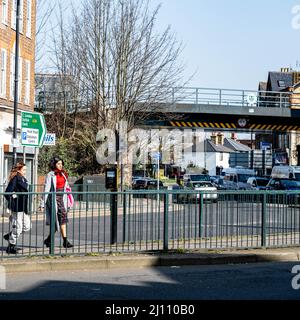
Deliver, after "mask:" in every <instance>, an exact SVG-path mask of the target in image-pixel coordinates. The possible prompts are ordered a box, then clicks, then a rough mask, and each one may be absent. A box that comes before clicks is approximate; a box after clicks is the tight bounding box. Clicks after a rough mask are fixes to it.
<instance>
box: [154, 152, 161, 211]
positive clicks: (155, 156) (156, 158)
mask: <svg viewBox="0 0 300 320" xmlns="http://www.w3.org/2000/svg"><path fill="white" fill-rule="evenodd" d="M152 157H153V159H154V160H157V170H156V173H157V206H158V212H159V160H160V152H154V153H153V154H152Z"/></svg>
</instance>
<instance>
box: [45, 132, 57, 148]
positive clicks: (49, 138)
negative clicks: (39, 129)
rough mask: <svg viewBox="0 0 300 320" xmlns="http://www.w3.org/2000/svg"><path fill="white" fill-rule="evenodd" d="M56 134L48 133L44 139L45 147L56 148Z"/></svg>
mask: <svg viewBox="0 0 300 320" xmlns="http://www.w3.org/2000/svg"><path fill="white" fill-rule="evenodd" d="M55 140H56V137H55V133H47V134H46V135H45V138H44V144H43V145H44V146H55Z"/></svg>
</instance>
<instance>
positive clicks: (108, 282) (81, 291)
mask: <svg viewBox="0 0 300 320" xmlns="http://www.w3.org/2000/svg"><path fill="white" fill-rule="evenodd" d="M294 265H295V264H294V263H289V262H287V263H285V262H284V263H262V264H246V265H215V266H186V267H176V266H173V267H156V268H145V269H143V268H140V269H135V268H133V269H126V270H125V269H115V270H99V271H91V270H89V271H86V270H79V271H59V272H53V271H52V272H50V271H49V272H39V273H16V274H7V279H6V290H2V291H1V290H0V300H3V299H83V300H97V299H99V300H123V299H126V300H127V299H129V300H130V299H137V300H143V299H146V300H152V299H155V300H161V299H162V300H164V299H168V300H170V299H175V300H176V299H183V300H190V299H195V300H202V299H204V300H210V299H225V300H228V299H246V300H247V299H300V290H295V289H293V288H292V285H291V281H292V278H293V277H294V276H295V275H294V274H292V273H291V270H292V268H293V266H294ZM298 282H299V281H298Z"/></svg>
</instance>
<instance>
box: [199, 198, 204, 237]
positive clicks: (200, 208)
mask: <svg viewBox="0 0 300 320" xmlns="http://www.w3.org/2000/svg"><path fill="white" fill-rule="evenodd" d="M202 219H203V193H202V192H201V193H200V201H199V238H200V239H201V238H202V229H201V226H202Z"/></svg>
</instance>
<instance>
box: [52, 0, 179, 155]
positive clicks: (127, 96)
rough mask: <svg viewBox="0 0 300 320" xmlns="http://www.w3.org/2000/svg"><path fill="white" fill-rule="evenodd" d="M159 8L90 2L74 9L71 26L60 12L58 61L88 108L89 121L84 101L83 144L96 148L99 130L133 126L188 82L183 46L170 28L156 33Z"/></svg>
mask: <svg viewBox="0 0 300 320" xmlns="http://www.w3.org/2000/svg"><path fill="white" fill-rule="evenodd" d="M159 8H160V7H159V6H158V7H156V8H155V9H154V10H150V6H149V1H148V0H86V1H84V3H82V6H81V7H80V8H79V9H78V8H75V7H73V11H72V14H71V16H72V17H71V20H70V23H69V24H65V23H64V16H63V15H60V17H59V26H60V27H59V29H58V30H59V34H60V35H59V36H58V35H57V32H56V35H55V38H54V42H53V43H54V51H55V56H56V59H55V65H56V67H57V70H58V73H61V74H62V75H68V76H70V77H72V79H73V81H72V83H73V84H74V87H75V89H74V92H75V93H76V99H77V100H78V101H81V102H82V101H84V102H85V103H84V105H85V106H88V108H89V109H88V110H89V113H88V114H89V117H88V122H87V121H86V117H82V116H81V115H82V113H80V112H78V108H80V105H81V104H79V105H77V108H76V115H77V117H75V118H74V119H76V121H75V122H76V123H77V129H78V130H76V134H75V135H74V130H73V136H74V137H76V139H77V141H78V142H79V143H81V144H82V143H83V144H87V145H89V146H92V149H93V150H96V148H97V143H96V134H97V132H98V131H99V130H100V129H102V128H111V129H113V130H116V131H118V124H119V123H120V122H121V121H126V122H127V126H128V131H130V130H132V128H134V127H135V126H136V125H137V123H140V122H142V121H143V120H145V119H147V118H148V117H149V116H150V115H153V113H154V112H156V111H158V110H161V109H160V108H161V105H162V104H164V103H166V102H168V101H171V100H172V96H173V94H174V88H176V87H177V88H179V87H181V86H182V85H183V83H182V71H183V65H182V64H181V63H180V61H179V58H180V53H181V50H182V45H181V44H180V43H178V41H177V40H176V37H175V36H174V34H173V33H172V32H171V29H170V27H168V28H166V30H164V31H163V32H161V33H158V32H157V31H156V29H155V21H156V18H157V15H158V12H159ZM58 39H59V41H58ZM81 111H82V110H81ZM78 115H79V116H78Z"/></svg>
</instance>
